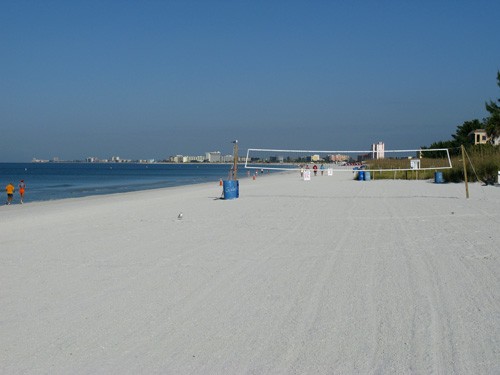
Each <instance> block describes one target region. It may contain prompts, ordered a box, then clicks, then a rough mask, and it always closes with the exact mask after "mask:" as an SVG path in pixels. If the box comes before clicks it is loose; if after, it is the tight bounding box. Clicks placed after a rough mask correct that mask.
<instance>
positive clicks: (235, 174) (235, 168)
mask: <svg viewBox="0 0 500 375" xmlns="http://www.w3.org/2000/svg"><path fill="white" fill-rule="evenodd" d="M237 180H238V141H236V142H235V144H234V181H237Z"/></svg>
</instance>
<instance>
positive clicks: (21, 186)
mask: <svg viewBox="0 0 500 375" xmlns="http://www.w3.org/2000/svg"><path fill="white" fill-rule="evenodd" d="M17 186H18V187H19V194H21V204H23V203H24V202H23V199H24V189H26V185H25V183H24V180H21V182H20V183H19V185H17Z"/></svg>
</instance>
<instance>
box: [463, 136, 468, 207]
mask: <svg viewBox="0 0 500 375" xmlns="http://www.w3.org/2000/svg"><path fill="white" fill-rule="evenodd" d="M462 159H463V162H464V175H465V196H466V197H467V199H469V185H468V183H467V165H466V163H465V151H464V145H462Z"/></svg>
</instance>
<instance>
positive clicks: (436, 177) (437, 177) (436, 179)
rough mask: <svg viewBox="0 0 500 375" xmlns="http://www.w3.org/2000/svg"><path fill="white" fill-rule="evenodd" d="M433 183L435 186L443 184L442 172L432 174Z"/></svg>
mask: <svg viewBox="0 0 500 375" xmlns="http://www.w3.org/2000/svg"><path fill="white" fill-rule="evenodd" d="M434 182H435V183H436V184H442V183H443V172H434Z"/></svg>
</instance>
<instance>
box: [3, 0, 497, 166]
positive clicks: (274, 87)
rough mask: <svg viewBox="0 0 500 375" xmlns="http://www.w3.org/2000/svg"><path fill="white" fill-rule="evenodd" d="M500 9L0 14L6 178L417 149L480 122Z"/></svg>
mask: <svg viewBox="0 0 500 375" xmlns="http://www.w3.org/2000/svg"><path fill="white" fill-rule="evenodd" d="M499 14H500V1H498V0H495V1H493V0H491V1H475V2H472V1H419V2H402V1H378V2H371V1H353V2H334V1H294V0H288V1H272V0H268V1H259V0H254V1H189V0H186V1H177V0H176V1H153V0H152V1H145V2H143V1H130V0H129V1H127V0H125V1H92V0H90V1H67V2H62V1H50V0H49V1H3V2H1V3H0V51H1V54H0V55H1V58H0V128H1V129H0V162H16V161H19V162H26V161H31V160H32V159H33V158H38V159H53V158H54V157H58V158H59V159H64V160H73V159H85V158H86V157H89V156H96V157H99V158H107V157H111V156H120V157H123V158H129V159H157V160H159V159H165V158H168V157H169V156H171V155H176V154H184V155H200V154H204V153H205V152H207V151H220V152H221V153H222V154H231V153H232V149H233V144H231V141H233V140H234V139H238V140H239V148H240V150H241V152H244V151H246V149H247V148H273V149H309V150H369V149H370V146H371V144H373V143H377V142H379V141H382V142H384V143H385V147H386V149H388V150H392V149H414V148H418V147H420V146H428V145H430V144H431V143H432V142H435V141H439V140H448V139H451V136H450V134H452V133H454V132H455V129H456V127H457V126H459V125H462V124H463V122H464V121H470V120H473V119H476V118H477V119H479V120H481V119H482V118H484V117H487V116H488V112H487V111H486V110H485V105H484V103H485V101H488V100H490V99H493V100H496V99H497V98H499V97H500V92H499V90H498V86H497V83H496V74H497V70H498V69H500V48H499V47H498V45H499V35H500V26H499V22H498V15H499Z"/></svg>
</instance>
